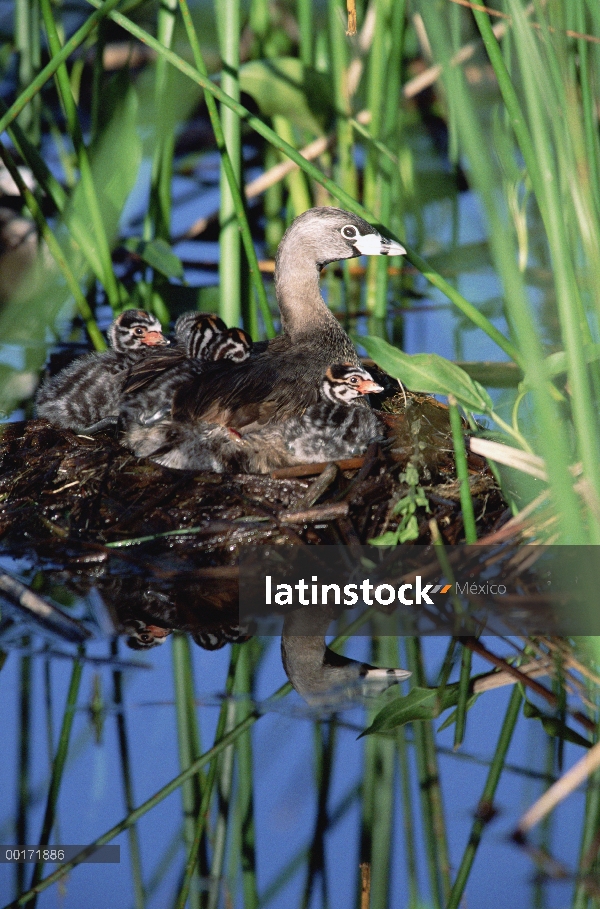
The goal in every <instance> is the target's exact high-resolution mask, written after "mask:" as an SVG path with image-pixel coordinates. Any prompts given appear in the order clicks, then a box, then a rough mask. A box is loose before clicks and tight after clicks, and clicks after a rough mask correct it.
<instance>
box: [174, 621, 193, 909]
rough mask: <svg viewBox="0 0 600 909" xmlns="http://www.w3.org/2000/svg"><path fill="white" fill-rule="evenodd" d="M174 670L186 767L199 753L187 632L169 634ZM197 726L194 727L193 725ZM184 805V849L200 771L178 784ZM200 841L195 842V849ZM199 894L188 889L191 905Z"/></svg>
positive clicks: (190, 835) (182, 757)
mask: <svg viewBox="0 0 600 909" xmlns="http://www.w3.org/2000/svg"><path fill="white" fill-rule="evenodd" d="M172 641H173V643H172V655H173V673H174V676H175V708H176V714H177V741H178V744H179V766H180V767H181V768H182V769H183V768H185V767H189V766H190V764H191V763H192V761H193V760H194V759H195V758H197V757H198V754H199V753H200V750H199V749H197V747H196V746H197V744H198V734H197V733H198V730H197V726H196V723H195V719H196V710H195V705H194V699H193V697H192V699H191V701H190V687H192V688H193V680H192V679H191V672H192V666H191V654H190V644H189V639H188V637H187V635H184V634H176V635H174V636H173V638H172ZM194 726H196V729H194ZM181 801H182V807H183V828H184V840H185V844H186V848H187V849H192V848H193V844H194V836H195V832H196V818H197V817H198V811H199V808H200V775H199V776H198V777H195V778H194V777H192V778H191V779H189V780H187V781H186V782H185V783H184V784H183V785H182V787H181ZM199 849H200V844H199V845H198V850H199ZM199 906H200V894H199V891H198V889H197V888H191V889H190V909H198V907H199Z"/></svg>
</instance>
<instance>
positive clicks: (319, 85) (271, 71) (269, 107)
mask: <svg viewBox="0 0 600 909" xmlns="http://www.w3.org/2000/svg"><path fill="white" fill-rule="evenodd" d="M240 86H241V88H242V91H244V92H246V93H247V94H248V95H251V96H252V98H254V100H255V101H256V103H257V104H258V106H259V107H260V110H261V112H262V113H263V114H265V116H267V117H275V116H277V115H281V116H282V117H287V118H288V119H289V120H291V121H292V123H294V124H295V125H296V126H298V127H300V128H301V129H306V130H308V131H309V132H311V133H313V134H314V135H321V134H322V133H323V132H325V131H326V130H327V129H328V127H329V125H330V123H331V121H332V120H333V118H334V116H335V105H334V100H333V88H332V82H331V79H329V78H328V77H327V76H326V75H325V74H324V73H320V72H318V71H317V70H315V69H312V67H310V66H304V64H303V63H302V61H301V60H297V59H296V58H295V57H278V58H277V59H276V60H252V61H251V62H250V63H246V64H245V65H244V66H242V68H241V69H240Z"/></svg>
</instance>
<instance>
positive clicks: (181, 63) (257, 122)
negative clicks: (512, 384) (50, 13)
mask: <svg viewBox="0 0 600 909" xmlns="http://www.w3.org/2000/svg"><path fill="white" fill-rule="evenodd" d="M87 2H88V3H90V4H91V5H92V6H96V5H97V4H98V3H99V0H87ZM109 16H110V18H111V19H112V20H113V21H114V22H116V23H117V24H118V25H120V26H121V27H122V28H124V29H125V31H127V32H129V33H130V34H131V35H133V36H134V37H136V38H138V40H139V41H142V42H143V43H144V44H147V45H148V47H151V48H153V50H155V51H156V52H157V53H158V54H163V55H164V56H165V58H166V59H167V60H168V61H169V62H170V63H171V64H172V65H173V66H175V67H176V68H177V69H178V70H179V71H180V72H182V73H183V74H184V75H185V76H187V77H188V78H190V79H192V81H193V82H196V83H197V84H198V85H200V86H201V87H202V88H204V89H206V91H208V92H210V93H211V95H213V96H214V97H215V98H216V99H217V100H218V101H220V102H221V103H223V104H224V105H225V106H226V107H229V108H230V109H231V110H233V111H234V112H235V113H237V114H238V116H240V117H241V118H242V119H243V120H244V121H245V122H246V123H247V124H248V125H249V126H250V127H251V128H252V129H253V130H255V132H257V133H258V134H259V135H261V136H262V137H263V138H264V139H266V140H267V141H268V142H270V143H271V144H272V145H273V146H274V147H275V148H277V149H279V151H283V152H285V154H286V155H287V157H288V158H290V160H292V161H294V163H295V164H297V165H298V166H299V167H300V168H301V169H302V170H303V171H304V172H305V173H306V174H308V176H309V177H311V178H312V179H313V180H316V182H317V183H319V184H320V185H321V186H323V187H324V188H325V189H326V190H327V191H328V192H330V193H331V195H332V196H333V197H334V198H335V199H337V200H338V201H339V202H340V203H341V204H342V205H344V206H345V207H346V208H347V210H348V211H352V212H354V213H355V214H357V215H359V216H360V217H362V218H365V219H366V220H369V221H371V222H373V223H376V218H375V217H374V216H373V215H372V214H371V213H370V212H369V211H367V210H366V209H365V208H364V207H363V206H362V205H360V203H358V202H357V201H356V200H355V199H354V198H352V196H350V195H349V194H348V193H347V192H346V191H345V190H344V189H342V188H341V186H339V185H338V184H337V183H335V182H334V181H333V180H330V179H329V178H328V177H326V176H325V175H324V174H323V173H322V172H321V171H320V170H319V169H318V168H317V167H316V166H315V165H314V164H312V162H310V161H307V160H306V159H305V158H303V157H302V155H301V154H300V153H299V152H297V151H296V149H294V148H293V147H292V146H291V145H289V144H288V143H287V142H284V140H283V139H281V138H280V137H279V136H278V135H277V133H275V132H274V131H273V130H272V129H270V128H269V127H268V126H267V125H266V123H264V122H263V121H262V120H261V119H260V118H259V117H255V116H254V115H253V114H251V113H250V111H249V110H247V108H245V107H244V106H243V105H242V104H239V103H238V102H237V101H235V100H234V99H233V98H230V97H229V96H228V95H226V94H225V92H223V90H222V89H220V88H219V87H218V86H217V85H214V84H213V83H212V82H211V81H210V79H208V78H207V77H204V76H203V75H202V74H201V73H199V72H197V71H196V70H195V69H193V68H192V67H191V66H190V64H189V63H187V62H186V61H185V60H183V59H182V58H181V57H179V56H177V54H174V53H173V52H172V51H169V50H167V49H166V48H164V47H162V46H161V45H160V44H159V43H158V42H157V41H156V39H155V38H153V37H152V36H151V35H150V34H149V33H148V32H146V31H144V29H142V28H140V27H139V26H138V25H136V24H135V23H133V22H131V21H130V20H129V19H127V18H126V17H125V16H123V15H122V14H121V13H117V12H111V13H109ZM13 106H14V105H13ZM11 110H12V108H11ZM2 119H4V118H2ZM1 126H2V120H0V127H1ZM404 245H405V246H406V243H405V244H404ZM406 257H407V259H408V260H409V262H411V263H412V264H413V265H414V266H415V268H417V269H419V271H421V272H422V274H423V276H424V277H425V278H426V279H427V280H428V281H429V283H430V284H432V285H433V286H434V287H437V288H438V290H440V291H441V292H442V293H444V294H445V295H446V296H447V297H448V299H449V300H450V301H451V302H452V303H453V304H454V305H455V306H456V307H457V309H459V310H460V312H462V313H463V315H464V316H466V318H468V319H469V320H470V321H471V322H472V323H473V324H474V325H476V326H477V327H478V328H480V329H481V330H482V331H484V332H485V334H487V335H488V337H490V338H491V339H492V340H493V341H494V342H495V343H496V344H497V345H498V346H499V347H500V348H501V350H504V351H505V353H506V354H508V356H509V357H510V358H511V359H513V360H515V362H516V363H518V364H519V365H520V366H522V365H523V357H522V356H521V354H520V352H519V350H518V349H517V348H516V347H515V345H514V344H512V342H511V341H509V340H508V338H506V337H505V336H504V335H503V334H502V332H500V331H498V329H497V328H496V327H495V326H494V325H493V324H492V323H491V322H490V321H489V319H487V318H486V317H485V316H484V315H483V314H482V313H480V312H479V310H478V309H477V308H476V307H475V306H473V304H472V303H469V301H468V300H466V299H465V297H463V296H462V294H460V293H459V292H458V291H457V290H456V289H455V288H453V287H452V285H451V284H449V283H448V282H447V281H446V280H445V279H444V278H442V276H441V275H440V274H438V272H436V271H435V270H434V269H432V268H430V266H429V265H428V264H427V262H426V260H425V259H423V258H421V256H419V255H418V254H417V253H416V252H414V251H413V250H412V249H410V248H408V247H407V256H406Z"/></svg>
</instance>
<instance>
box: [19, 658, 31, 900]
mask: <svg viewBox="0 0 600 909" xmlns="http://www.w3.org/2000/svg"><path fill="white" fill-rule="evenodd" d="M20 663H21V665H20V673H19V746H18V747H19V750H18V761H19V763H18V766H17V776H18V788H17V805H16V809H17V810H16V821H15V828H16V829H15V833H16V836H17V843H28V842H29V837H28V835H27V812H28V808H29V800H30V785H31V780H30V763H31V738H30V730H31V688H32V673H31V656H29V655H28V654H27V655H25V656H22V657H21V660H20ZM25 870H26V869H25V865H22V864H21V863H19V864H18V866H17V868H16V872H17V887H18V890H19V891H21V890H23V887H24V886H25Z"/></svg>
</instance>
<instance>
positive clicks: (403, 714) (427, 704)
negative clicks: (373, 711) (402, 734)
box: [359, 682, 458, 738]
mask: <svg viewBox="0 0 600 909" xmlns="http://www.w3.org/2000/svg"><path fill="white" fill-rule="evenodd" d="M457 703H458V682H455V683H454V684H453V685H446V687H445V688H444V689H443V691H442V694H441V698H440V693H439V689H438V688H413V689H412V691H411V692H410V694H408V695H407V696H406V697H398V698H396V699H395V700H393V701H392V702H391V703H390V704H386V706H385V707H384V708H383V709H382V710H380V711H379V713H378V714H377V716H376V717H375V719H374V720H373V722H372V723H371V725H370V726H369V727H368V728H367V729H365V731H364V732H362V733H361V735H360V736H359V738H361V737H362V736H363V735H395V733H396V730H397V729H398V728H399V727H400V726H404V725H405V724H406V723H414V722H415V721H417V720H434V719H435V718H436V717H438V716H439V715H440V713H443V712H444V710H448V708H449V707H455V706H456V704H457Z"/></svg>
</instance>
